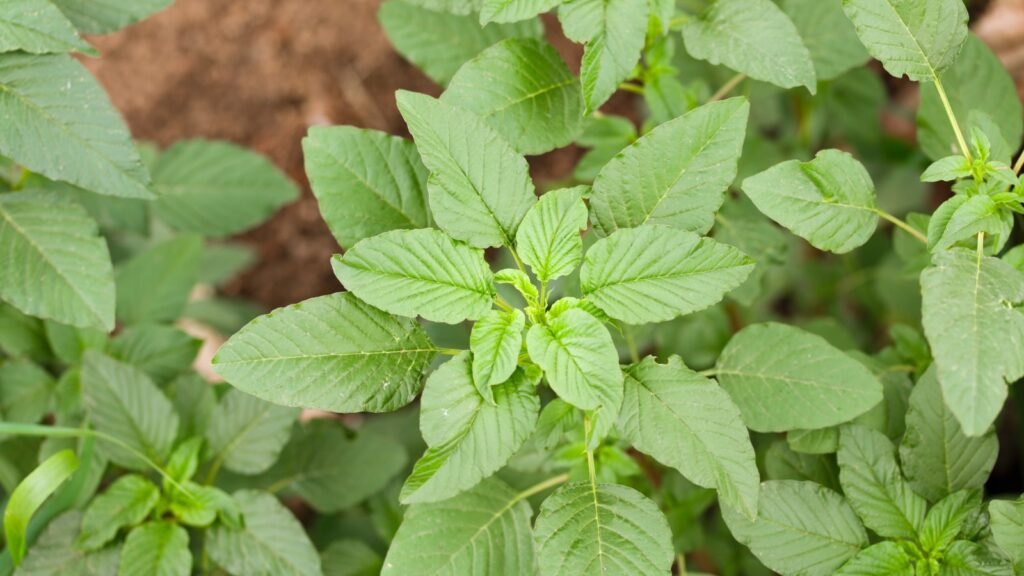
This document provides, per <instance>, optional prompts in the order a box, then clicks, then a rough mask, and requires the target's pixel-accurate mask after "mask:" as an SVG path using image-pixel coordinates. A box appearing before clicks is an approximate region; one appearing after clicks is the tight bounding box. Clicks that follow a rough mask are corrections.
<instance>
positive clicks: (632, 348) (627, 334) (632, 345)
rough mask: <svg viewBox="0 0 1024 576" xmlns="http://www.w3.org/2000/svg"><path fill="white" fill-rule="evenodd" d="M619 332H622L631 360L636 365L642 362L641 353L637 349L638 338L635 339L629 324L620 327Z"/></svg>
mask: <svg viewBox="0 0 1024 576" xmlns="http://www.w3.org/2000/svg"><path fill="white" fill-rule="evenodd" d="M619 330H620V331H622V337H623V338H624V339H625V340H626V347H627V348H629V358H630V360H632V361H633V363H634V364H636V363H637V362H639V361H640V353H639V352H638V351H637V349H636V338H634V337H633V328H632V327H631V326H629V325H628V324H627V325H623V326H620V327H619Z"/></svg>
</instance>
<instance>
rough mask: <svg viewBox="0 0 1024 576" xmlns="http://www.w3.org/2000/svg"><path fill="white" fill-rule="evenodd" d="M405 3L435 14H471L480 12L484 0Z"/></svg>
mask: <svg viewBox="0 0 1024 576" xmlns="http://www.w3.org/2000/svg"><path fill="white" fill-rule="evenodd" d="M405 2H406V3H407V4H411V5H413V6H419V7H421V8H426V9H427V10H432V11H434V12H447V13H449V14H470V13H472V12H479V11H480V5H481V4H482V3H483V0H405Z"/></svg>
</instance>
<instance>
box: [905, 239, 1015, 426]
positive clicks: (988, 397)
mask: <svg viewBox="0 0 1024 576" xmlns="http://www.w3.org/2000/svg"><path fill="white" fill-rule="evenodd" d="M933 262H934V265H933V266H932V267H930V268H927V269H926V270H925V271H924V272H922V273H921V291H922V293H923V299H922V305H921V315H922V324H923V326H924V332H925V336H927V337H928V342H929V344H931V346H932V354H933V355H934V356H935V365H936V366H937V367H938V376H939V383H940V384H942V396H943V398H945V401H946V405H947V406H949V408H950V410H951V411H952V412H953V415H955V416H956V418H957V420H958V421H959V422H960V425H961V426H962V427H963V431H964V433H965V434H966V435H968V436H980V435H982V434H984V433H985V432H986V431H987V430H988V428H989V426H990V425H991V424H992V422H993V421H995V419H996V416H998V415H999V411H1000V410H1001V409H1002V407H1003V401H1004V400H1006V394H1007V391H1006V385H1007V382H1014V381H1016V380H1017V379H1019V378H1020V377H1021V376H1024V314H1021V312H1020V310H1018V309H1016V308H1015V307H1014V306H1015V305H1017V304H1020V303H1021V302H1024V274H1022V273H1021V272H1020V271H1019V270H1017V269H1015V268H1013V267H1012V266H1010V265H1009V264H1007V263H1006V262H1004V261H1002V260H1000V259H998V258H992V257H988V256H981V257H979V256H978V255H977V254H975V252H974V251H973V250H965V249H963V248H954V249H952V250H949V251H947V252H940V253H939V254H936V255H935V257H934V259H933Z"/></svg>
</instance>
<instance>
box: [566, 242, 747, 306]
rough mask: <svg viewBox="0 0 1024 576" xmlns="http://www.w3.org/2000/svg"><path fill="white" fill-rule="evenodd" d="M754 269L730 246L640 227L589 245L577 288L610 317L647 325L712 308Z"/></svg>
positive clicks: (740, 253) (744, 256)
mask: <svg viewBox="0 0 1024 576" xmlns="http://www.w3.org/2000/svg"><path fill="white" fill-rule="evenodd" d="M753 269H754V263H753V262H752V261H751V260H750V258H748V257H747V256H746V254H743V253H742V252H740V251H739V250H737V249H735V248H733V247H732V246H728V245H726V244H719V243H718V242H716V241H714V240H712V239H710V238H701V237H700V236H698V235H696V234H694V233H692V232H686V231H684V230H676V229H674V228H669V227H667V226H642V227H640V228H632V229H625V230H619V231H617V232H614V233H613V234H611V235H609V236H608V237H607V238H602V239H601V240H598V241H597V242H596V243H594V245H593V246H591V247H590V249H589V250H588V251H587V255H586V258H585V260H584V262H583V267H582V269H581V270H580V289H581V290H582V291H583V295H584V296H585V297H586V299H587V300H589V301H590V302H593V303H594V304H596V305H597V307H598V308H600V309H601V310H604V311H605V313H607V314H608V315H609V316H611V317H612V318H615V319H617V320H621V321H623V322H626V323H628V324H646V323H649V322H663V321H665V320H671V319H672V318H675V317H677V316H683V315H686V314H691V313H693V312H697V311H699V310H703V309H705V308H707V307H709V306H712V305H714V304H717V303H718V302H720V301H721V300H722V298H723V297H724V296H725V294H726V293H727V292H729V291H730V290H732V289H733V288H736V287H737V286H739V285H740V284H742V283H743V281H744V280H746V279H747V276H749V275H750V272H751V271H752V270H753Z"/></svg>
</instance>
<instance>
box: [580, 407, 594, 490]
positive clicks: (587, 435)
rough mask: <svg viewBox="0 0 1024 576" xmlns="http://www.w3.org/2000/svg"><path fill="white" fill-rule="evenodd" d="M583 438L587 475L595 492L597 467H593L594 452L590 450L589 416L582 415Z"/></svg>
mask: <svg viewBox="0 0 1024 576" xmlns="http://www.w3.org/2000/svg"><path fill="white" fill-rule="evenodd" d="M583 437H584V438H586V439H588V442H587V444H588V446H587V473H588V474H589V475H590V485H591V487H593V488H594V490H597V467H596V466H594V451H593V450H591V449H590V446H589V444H590V442H589V438H590V416H588V415H586V414H584V415H583Z"/></svg>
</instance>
